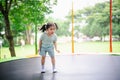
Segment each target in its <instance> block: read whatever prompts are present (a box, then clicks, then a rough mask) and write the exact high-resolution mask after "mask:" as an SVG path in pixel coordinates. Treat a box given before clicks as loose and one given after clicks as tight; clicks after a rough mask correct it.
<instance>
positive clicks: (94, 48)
mask: <svg viewBox="0 0 120 80" xmlns="http://www.w3.org/2000/svg"><path fill="white" fill-rule="evenodd" d="M58 49H59V50H60V52H61V54H60V55H62V54H71V52H72V50H71V49H72V48H71V43H70V42H68V43H58ZM15 51H16V57H15V58H11V57H10V52H9V49H8V47H3V48H2V49H1V55H0V57H1V59H0V62H4V61H9V60H14V59H19V58H25V57H26V56H28V55H33V54H35V52H34V51H35V47H34V45H26V46H24V47H21V46H17V47H15ZM74 51H75V53H77V54H79V53H80V54H89V53H97V54H99V53H109V42H80V43H77V42H75V43H74ZM113 53H115V54H117V55H119V53H120V42H113Z"/></svg>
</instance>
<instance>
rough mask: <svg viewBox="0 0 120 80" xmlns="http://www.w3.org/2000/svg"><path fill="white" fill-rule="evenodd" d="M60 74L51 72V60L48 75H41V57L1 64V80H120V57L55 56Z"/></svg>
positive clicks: (47, 68)
mask: <svg viewBox="0 0 120 80" xmlns="http://www.w3.org/2000/svg"><path fill="white" fill-rule="evenodd" d="M56 63H57V64H56V66H57V70H58V73H52V65H51V62H50V58H49V57H47V59H46V65H45V67H46V73H44V74H41V73H40V69H41V66H40V57H37V58H29V59H20V60H16V61H9V62H5V63H0V80H120V56H110V55H103V54H101V55H74V56H72V55H64V56H56Z"/></svg>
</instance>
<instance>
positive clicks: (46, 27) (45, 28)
mask: <svg viewBox="0 0 120 80" xmlns="http://www.w3.org/2000/svg"><path fill="white" fill-rule="evenodd" d="M51 26H55V27H56V29H58V26H57V24H56V23H47V24H44V25H43V26H42V27H41V28H40V31H42V32H44V31H46V30H47V29H48V28H50V27H51Z"/></svg>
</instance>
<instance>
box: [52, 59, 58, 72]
mask: <svg viewBox="0 0 120 80" xmlns="http://www.w3.org/2000/svg"><path fill="white" fill-rule="evenodd" d="M51 62H52V66H53V72H54V73H55V72H57V70H56V68H55V57H51Z"/></svg>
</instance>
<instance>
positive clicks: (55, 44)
mask: <svg viewBox="0 0 120 80" xmlns="http://www.w3.org/2000/svg"><path fill="white" fill-rule="evenodd" d="M54 46H55V50H56V51H57V52H58V53H60V51H59V50H58V49H57V43H56V42H54Z"/></svg>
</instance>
